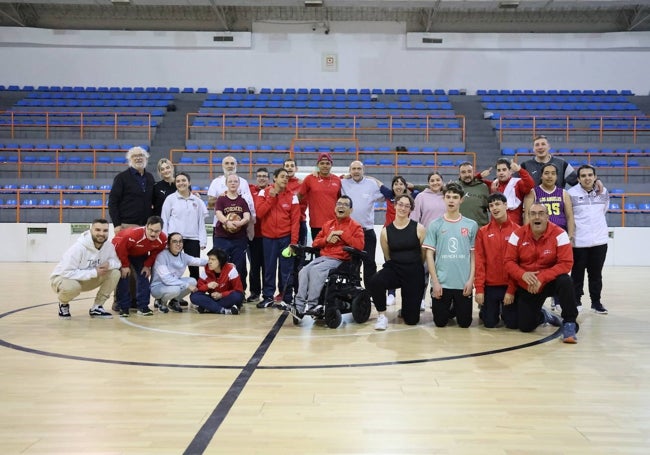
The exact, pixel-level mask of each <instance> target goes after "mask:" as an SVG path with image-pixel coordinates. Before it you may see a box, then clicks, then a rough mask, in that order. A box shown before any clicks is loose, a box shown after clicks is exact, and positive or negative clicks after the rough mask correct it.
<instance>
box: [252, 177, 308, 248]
mask: <svg viewBox="0 0 650 455" xmlns="http://www.w3.org/2000/svg"><path fill="white" fill-rule="evenodd" d="M271 188H273V185H269V186H267V187H266V188H264V189H263V190H260V192H259V193H258V194H257V196H256V197H255V212H256V216H257V219H258V220H259V221H261V224H262V228H261V231H262V237H266V238H269V239H279V238H281V237H284V236H287V235H291V243H298V232H299V231H300V204H299V203H298V197H297V196H296V195H295V194H293V193H292V192H291V191H289V190H288V189H287V190H284V191H283V192H282V193H278V194H277V195H276V196H271V194H270V193H269V190H270V189H271Z"/></svg>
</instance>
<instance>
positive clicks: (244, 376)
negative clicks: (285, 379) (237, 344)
mask: <svg viewBox="0 0 650 455" xmlns="http://www.w3.org/2000/svg"><path fill="white" fill-rule="evenodd" d="M287 316H288V314H287V313H286V312H283V313H282V314H281V315H280V317H279V318H278V320H277V321H276V322H275V324H273V327H272V328H271V330H270V331H269V333H268V334H267V335H266V337H265V338H264V340H263V341H262V343H261V344H260V345H259V347H258V348H257V350H256V351H255V352H254V353H253V356H252V357H251V358H250V360H249V361H248V363H247V364H246V366H245V367H244V369H243V370H242V371H241V373H239V376H237V378H236V379H235V381H234V382H233V383H232V385H231V386H230V388H229V389H228V391H227V392H226V394H225V395H224V396H223V398H222V399H221V401H220V402H219V404H217V407H216V408H214V411H212V414H210V417H208V419H207V420H206V421H205V423H204V424H203V426H202V427H201V429H200V430H199V432H198V433H197V434H196V436H194V439H192V442H190V445H188V446H187V449H185V452H183V453H184V454H188V455H190V454H191V455H193V454H202V453H203V452H204V451H205V449H206V448H207V447H208V444H210V441H211V440H212V437H213V436H214V434H215V433H216V432H217V430H218V429H219V427H220V426H221V424H222V423H223V421H224V419H225V418H226V416H227V415H228V413H229V412H230V409H231V408H232V407H233V405H234V404H235V401H237V398H239V395H240V394H241V392H242V390H244V386H245V385H246V383H247V382H248V380H249V379H250V378H251V376H252V375H253V373H254V372H255V370H256V369H257V366H258V365H259V363H260V362H261V361H262V357H264V354H266V351H268V349H269V347H270V346H271V343H272V342H273V340H274V339H275V337H276V336H277V334H278V332H279V331H280V328H281V327H282V324H284V321H285V320H286V319H287Z"/></svg>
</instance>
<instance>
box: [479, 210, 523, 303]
mask: <svg viewBox="0 0 650 455" xmlns="http://www.w3.org/2000/svg"><path fill="white" fill-rule="evenodd" d="M517 229H519V225H518V224H515V223H513V222H512V221H511V220H510V218H508V219H506V221H505V223H503V224H501V225H500V224H499V223H497V221H496V220H495V219H494V218H492V219H491V220H490V222H489V223H488V224H487V225H485V226H483V227H482V228H480V229H479V230H478V233H477V234H476V242H475V244H474V255H475V258H476V272H475V277H474V287H475V288H476V293H477V294H485V286H506V285H507V286H508V289H507V291H506V292H507V293H508V294H513V295H514V293H515V288H516V283H515V282H514V281H513V280H511V279H510V276H509V275H508V272H507V271H506V269H505V267H504V266H503V264H504V259H505V255H506V246H507V245H508V239H509V238H510V235H511V234H512V233H513V232H514V231H515V230H517Z"/></svg>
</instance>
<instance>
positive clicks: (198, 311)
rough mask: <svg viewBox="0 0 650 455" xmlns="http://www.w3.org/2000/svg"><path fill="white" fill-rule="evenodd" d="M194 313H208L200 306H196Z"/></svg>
mask: <svg viewBox="0 0 650 455" xmlns="http://www.w3.org/2000/svg"><path fill="white" fill-rule="evenodd" d="M196 312H197V313H199V314H203V313H209V311H208V310H206V309H205V307H202V306H200V305H197V306H196Z"/></svg>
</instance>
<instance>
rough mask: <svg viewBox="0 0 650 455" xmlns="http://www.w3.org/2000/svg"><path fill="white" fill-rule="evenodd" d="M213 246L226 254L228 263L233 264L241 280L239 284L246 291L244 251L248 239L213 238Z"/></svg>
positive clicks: (246, 273)
mask: <svg viewBox="0 0 650 455" xmlns="http://www.w3.org/2000/svg"><path fill="white" fill-rule="evenodd" d="M212 240H213V246H214V247H215V248H221V249H222V250H224V251H225V252H226V253H228V262H232V263H233V264H235V268H236V269H237V273H239V277H240V278H241V284H242V285H243V286H244V291H245V290H246V277H247V276H248V270H247V269H246V250H247V249H248V239H247V238H246V237H244V238H241V239H227V238H225V237H213V239H212Z"/></svg>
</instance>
